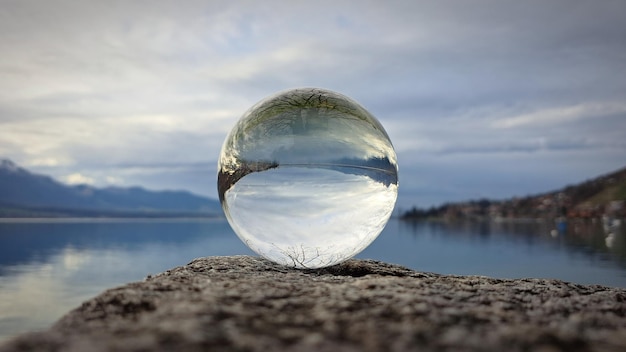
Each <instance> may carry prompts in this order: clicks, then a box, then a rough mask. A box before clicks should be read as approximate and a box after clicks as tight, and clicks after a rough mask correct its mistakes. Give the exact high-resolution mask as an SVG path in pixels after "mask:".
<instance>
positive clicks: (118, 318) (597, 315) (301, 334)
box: [0, 256, 626, 352]
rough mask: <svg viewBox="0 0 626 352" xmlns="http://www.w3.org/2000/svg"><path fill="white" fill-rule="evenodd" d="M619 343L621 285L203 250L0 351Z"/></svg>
mask: <svg viewBox="0 0 626 352" xmlns="http://www.w3.org/2000/svg"><path fill="white" fill-rule="evenodd" d="M212 349H219V350H226V351H228V350H237V351H282V350H288V351H382V350H385V351H387V350H392V351H435V350H437V351H440V350H450V351H487V350H496V351H626V290H623V289H615V288H608V287H603V286H584V285H576V284H572V283H567V282H562V281H556V280H540V279H521V280H500V279H493V278H487V277H479V276H447V275H437V274H431V273H421V272H416V271H413V270H409V269H406V268H403V267H400V266H396V265H391V264H387V263H382V262H377V261H371V260H349V261H347V262H345V263H343V264H340V265H337V266H334V267H330V268H325V269H317V270H296V269H290V268H286V267H282V266H278V265H275V264H272V263H270V262H268V261H266V260H263V259H260V258H255V257H248V256H238V257H211V258H201V259H197V260H194V261H192V262H191V263H189V264H187V265H185V266H182V267H178V268H174V269H172V270H169V271H166V272H164V273H162V274H159V275H156V276H153V277H148V278H147V279H146V280H145V281H143V282H137V283H131V284H128V285H125V286H122V287H119V288H115V289H111V290H108V291H106V292H104V293H102V294H101V295H100V296H98V297H95V298H93V299H92V300H89V301H87V302H85V303H83V304H82V306H80V307H79V308H77V309H75V310H74V311H72V312H70V313H69V314H67V315H66V316H65V317H63V318H62V319H61V320H59V321H58V322H57V323H56V324H55V325H54V326H52V327H51V328H50V329H49V330H47V331H44V332H38V333H30V334H27V335H23V336H21V337H18V338H17V339H15V340H13V341H10V342H8V343H7V344H5V345H4V346H2V347H0V351H3V352H5V351H35V350H36V351H174V350H180V351H204V350H212Z"/></svg>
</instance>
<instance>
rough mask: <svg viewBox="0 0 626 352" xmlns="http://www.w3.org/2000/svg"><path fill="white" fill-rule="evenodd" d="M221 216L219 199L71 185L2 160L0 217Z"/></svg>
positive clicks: (144, 190)
mask: <svg viewBox="0 0 626 352" xmlns="http://www.w3.org/2000/svg"><path fill="white" fill-rule="evenodd" d="M20 214H21V215H24V216H34V215H37V214H38V215H44V216H45V215H50V216H63V215H67V216H143V215H150V216H161V215H163V216H174V215H198V216H200V215H208V216H221V214H222V211H221V207H220V204H219V202H218V201H217V200H215V199H211V198H207V197H202V196H198V195H195V194H192V193H190V192H187V191H150V190H146V189H144V188H141V187H129V188H122V187H107V188H96V187H92V186H89V185H76V186H68V185H65V184H62V183H60V182H58V181H56V180H54V179H53V178H52V177H50V176H46V175H40V174H35V173H32V172H30V171H28V170H26V169H24V168H22V167H20V166H18V165H17V164H15V163H14V162H12V161H10V160H8V159H2V160H0V216H11V215H20Z"/></svg>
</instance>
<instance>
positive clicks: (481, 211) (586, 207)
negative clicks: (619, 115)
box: [401, 168, 626, 220]
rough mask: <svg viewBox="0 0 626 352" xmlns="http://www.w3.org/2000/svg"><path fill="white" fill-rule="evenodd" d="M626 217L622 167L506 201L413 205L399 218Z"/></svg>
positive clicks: (484, 200) (624, 176)
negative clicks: (427, 205) (604, 173)
mask: <svg viewBox="0 0 626 352" xmlns="http://www.w3.org/2000/svg"><path fill="white" fill-rule="evenodd" d="M602 216H610V217H617V218H626V168H623V169H620V170H618V171H615V172H613V173H610V174H607V175H604V176H600V177H597V178H594V179H592V180H588V181H585V182H582V183H580V184H578V185H570V186H567V187H565V188H563V189H560V190H557V191H553V192H548V193H543V194H538V195H532V196H526V197H514V198H511V199H506V200H490V199H479V200H469V201H465V202H457V203H446V204H442V205H439V206H434V207H430V208H427V209H422V208H417V207H413V208H412V209H410V210H408V211H406V212H404V213H402V214H401V218H403V219H434V218H440V219H452V220H454V219H471V218H483V219H484V218H492V219H493V218H496V219H510V218H513V219H519V218H557V217H567V218H581V219H590V218H598V217H602Z"/></svg>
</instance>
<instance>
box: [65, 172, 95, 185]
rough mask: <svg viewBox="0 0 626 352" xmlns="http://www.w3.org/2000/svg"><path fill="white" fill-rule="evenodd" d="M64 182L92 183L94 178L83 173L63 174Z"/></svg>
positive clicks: (76, 183)
mask: <svg viewBox="0 0 626 352" xmlns="http://www.w3.org/2000/svg"><path fill="white" fill-rule="evenodd" d="M65 182H66V183H68V184H70V185H92V184H94V183H95V180H94V179H93V178H91V177H88V176H85V175H83V174H79V173H74V174H71V175H67V176H65Z"/></svg>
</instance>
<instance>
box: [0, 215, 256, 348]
mask: <svg viewBox="0 0 626 352" xmlns="http://www.w3.org/2000/svg"><path fill="white" fill-rule="evenodd" d="M234 254H252V253H251V252H250V251H249V250H248V249H247V248H246V247H245V246H244V245H243V244H242V243H241V241H239V240H238V239H237V238H236V237H235V236H234V234H233V233H232V231H231V230H230V228H229V226H228V224H227V223H226V221H225V220H213V221H184V222H181V221H135V222H132V221H131V222H129V221H124V222H102V221H100V222H63V221H61V222H59V221H56V222H39V223H37V222H34V223H33V222H30V223H19V222H14V223H6V222H5V223H0V341H1V340H3V339H5V338H7V337H9V336H13V335H15V334H17V333H19V332H23V331H28V330H33V329H41V328H45V327H47V326H48V325H49V324H51V323H52V322H54V321H55V320H56V319H58V318H59V317H61V316H62V315H63V314H65V313H66V312H67V311H69V310H70V309H72V308H74V307H76V306H78V305H79V304H80V303H81V302H82V301H84V300H86V299H88V298H90V297H93V296H94V295H96V294H97V293H99V292H101V291H103V290H105V289H107V288H111V287H115V286H118V285H121V284H123V283H127V282H131V281H137V280H142V279H143V278H144V277H146V276H147V275H148V274H156V273H159V272H162V271H164V270H166V269H169V268H172V267H175V266H179V265H184V264H186V263H188V262H189V261H191V260H192V259H194V258H197V257H203V256H208V255H234Z"/></svg>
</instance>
